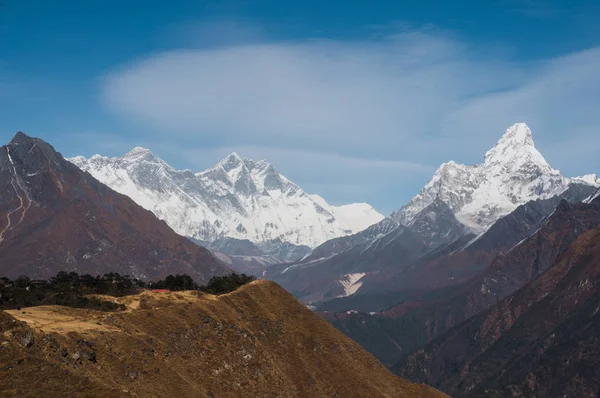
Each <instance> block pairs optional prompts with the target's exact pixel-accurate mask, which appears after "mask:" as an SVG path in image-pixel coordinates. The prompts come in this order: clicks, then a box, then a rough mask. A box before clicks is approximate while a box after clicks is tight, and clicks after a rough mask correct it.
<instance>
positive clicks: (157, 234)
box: [0, 132, 232, 282]
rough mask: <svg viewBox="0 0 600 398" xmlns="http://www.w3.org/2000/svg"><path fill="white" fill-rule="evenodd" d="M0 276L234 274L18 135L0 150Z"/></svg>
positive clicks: (34, 140)
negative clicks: (67, 273) (73, 273)
mask: <svg viewBox="0 0 600 398" xmlns="http://www.w3.org/2000/svg"><path fill="white" fill-rule="evenodd" d="M0 192H2V195H1V196H0V258H2V262H1V264H0V273H1V274H2V275H3V276H8V277H18V276H19V275H29V276H30V277H32V278H44V277H49V276H52V275H54V274H56V272H57V271H59V270H65V271H77V272H81V273H90V274H98V273H107V272H119V273H122V274H129V275H132V276H134V277H137V278H140V279H156V278H158V279H160V278H164V277H166V276H167V275H168V274H171V273H181V274H183V273H187V274H188V275H190V276H191V277H193V278H194V279H196V280H197V281H198V282H203V281H206V280H208V279H210V278H211V277H212V276H216V275H223V274H226V273H230V272H232V270H231V269H230V268H229V267H227V266H225V264H224V263H222V262H221V261H219V260H218V259H217V258H216V257H214V256H213V255H212V254H211V253H210V252H209V251H208V250H207V249H205V248H203V247H200V246H198V245H195V244H193V243H192V242H190V241H189V240H188V239H186V238H184V237H181V236H179V235H177V234H176V233H175V232H174V231H173V230H171V228H169V227H168V226H167V224H166V223H164V222H163V221H160V220H158V219H157V218H156V217H155V216H154V215H153V214H152V213H151V212H149V211H147V210H144V209H143V208H142V207H140V206H139V205H137V204H136V203H135V202H133V201H132V200H131V199H130V198H128V197H127V196H124V195H121V194H119V193H117V192H115V191H113V190H111V189H110V188H108V187H107V186H105V185H104V184H102V183H100V182H99V181H97V180H96V179H95V178H93V177H92V176H91V175H90V174H88V173H85V172H83V171H81V170H80V169H79V168H77V167H76V166H75V165H73V164H72V163H70V162H68V161H66V160H65V159H64V158H63V157H62V155H61V154H60V153H58V152H56V150H55V149H54V148H53V147H52V146H51V145H50V144H48V143H47V142H45V141H43V140H41V139H39V138H32V137H29V136H27V135H26V134H24V133H22V132H18V133H17V134H16V135H15V137H14V138H13V140H11V142H10V143H9V144H8V145H5V146H2V147H1V148H0Z"/></svg>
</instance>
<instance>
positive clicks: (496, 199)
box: [392, 123, 600, 233]
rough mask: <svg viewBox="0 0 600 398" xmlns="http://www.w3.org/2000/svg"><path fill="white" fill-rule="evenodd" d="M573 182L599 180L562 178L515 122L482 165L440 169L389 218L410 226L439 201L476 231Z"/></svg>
mask: <svg viewBox="0 0 600 398" xmlns="http://www.w3.org/2000/svg"><path fill="white" fill-rule="evenodd" d="M571 184H580V185H587V186H595V187H598V186H599V185H600V179H598V178H597V177H596V176H595V175H588V176H584V177H576V178H567V177H563V176H561V174H560V173H559V171H558V170H555V169H553V168H552V167H551V166H550V165H549V164H548V162H546V160H545V159H544V157H543V156H542V155H541V154H540V152H539V151H538V150H537V149H536V148H535V145H534V141H533V138H532V134H531V130H529V128H528V127H527V125H526V124H525V123H517V124H515V125H513V126H511V127H509V128H508V129H507V130H506V131H505V133H504V135H503V136H502V138H500V140H499V141H498V143H497V144H496V145H495V146H494V147H493V148H492V149H490V150H489V151H487V153H486V154H485V159H484V162H483V163H482V164H478V165H474V166H466V165H463V164H459V163H456V162H448V163H444V164H443V165H441V166H440V168H439V169H438V170H437V171H436V172H435V174H434V176H433V178H432V179H431V181H429V182H428V183H427V185H425V187H424V188H423V190H422V191H421V192H420V193H419V194H418V195H417V196H415V197H414V198H413V199H412V200H411V201H410V202H409V203H408V204H407V205H406V206H404V207H403V208H402V209H400V210H399V211H398V212H396V213H394V214H393V215H392V217H393V218H394V219H396V220H397V221H398V222H399V223H401V224H404V225H408V224H410V223H411V221H412V220H413V219H414V218H415V216H416V215H417V214H418V213H419V212H421V211H422V210H423V209H425V208H426V207H427V206H429V205H430V204H431V203H433V202H434V201H436V200H437V201H441V202H443V203H445V204H446V205H447V206H448V207H449V208H450V209H451V210H452V212H454V214H455V216H456V218H457V219H458V220H459V221H460V222H461V223H463V224H464V225H466V226H467V227H469V228H470V229H471V230H472V231H473V232H475V233H479V232H481V231H483V230H484V229H485V228H487V227H489V226H490V225H492V224H493V223H494V222H495V221H496V220H498V219H499V218H500V217H502V216H504V215H506V214H508V213H510V212H511V211H513V210H514V209H515V208H517V207H518V206H519V205H522V204H524V203H526V202H529V201H531V200H536V199H548V198H551V197H553V196H556V195H559V194H561V193H562V192H564V191H565V190H566V189H567V188H568V187H569V186H570V185H571Z"/></svg>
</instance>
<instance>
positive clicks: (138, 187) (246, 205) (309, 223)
mask: <svg viewBox="0 0 600 398" xmlns="http://www.w3.org/2000/svg"><path fill="white" fill-rule="evenodd" d="M69 160H70V161H71V162H73V163H74V164H75V165H77V166H78V167H79V168H81V169H82V170H84V171H88V172H89V173H91V174H92V175H93V176H94V177H96V178H97V179H98V180H100V181H101V182H103V183H105V184H106V185H108V186H110V187H111V188H113V189H114V190H116V191H118V192H120V193H122V194H125V195H127V196H129V197H131V198H132V199H133V200H134V201H136V202H137V203H138V204H139V205H141V206H142V207H144V208H146V209H147V210H150V211H152V212H153V213H154V214H156V216H157V217H158V218H160V219H162V220H165V221H166V222H167V223H168V224H169V225H170V226H171V227H172V228H173V229H174V230H175V231H176V232H177V233H179V234H181V235H184V236H188V237H191V238H194V239H197V240H199V241H202V242H215V241H218V240H220V239H223V238H226V237H227V238H234V239H238V240H248V241H250V242H252V243H254V244H256V245H257V246H259V247H261V246H266V247H267V249H266V250H267V253H265V254H269V251H271V252H272V251H277V250H279V251H280V252H281V255H282V256H283V257H284V258H285V257H286V256H288V253H289V252H290V251H291V252H292V255H291V257H292V258H293V259H294V260H296V259H297V258H299V257H298V253H297V252H298V249H296V246H298V247H300V248H303V247H311V248H312V247H316V246H318V245H319V244H321V243H323V242H325V241H327V240H329V239H333V238H336V237H339V236H345V235H350V234H352V233H355V232H358V231H360V230H363V229H365V228H367V227H368V226H369V225H371V224H374V223H376V222H378V221H380V220H381V219H382V218H383V216H382V215H381V214H379V213H377V212H376V211H375V210H374V209H373V208H372V207H371V206H369V205H367V204H360V203H359V204H353V205H347V206H340V207H336V206H331V205H329V204H328V203H327V202H326V201H325V200H324V199H323V198H321V197H320V196H318V195H308V194H306V193H305V192H304V191H303V190H302V189H300V187H298V186H297V185H296V184H294V183H293V182H291V181H290V180H288V179H287V178H285V177H284V176H283V175H281V174H280V173H278V172H277V171H276V170H275V169H274V168H273V166H272V165H271V164H269V163H268V162H267V161H264V160H261V161H254V160H252V159H248V158H241V157H240V156H239V155H238V154H236V153H232V154H231V155H229V156H227V157H226V158H225V159H223V160H222V161H220V162H218V163H217V164H216V165H215V166H214V167H212V168H210V169H208V170H206V171H203V172H200V173H195V174H194V173H192V172H191V171H189V170H176V169H174V168H173V167H171V166H169V165H168V164H167V163H166V162H164V161H163V160H162V159H160V158H158V157H157V156H156V155H154V154H153V153H152V152H150V151H149V150H147V149H144V148H134V149H133V150H132V151H130V152H129V153H127V154H125V155H124V156H122V157H120V158H112V159H110V158H107V157H102V156H99V155H94V156H92V157H91V158H90V159H85V158H83V157H75V158H72V159H69ZM278 243H281V244H286V247H287V249H288V250H283V248H284V247H282V246H281V245H278ZM302 250H303V249H302ZM225 254H233V253H231V252H228V253H225ZM304 254H306V253H305V252H304V253H303V254H302V255H301V256H303V255H304ZM301 256H300V257H301Z"/></svg>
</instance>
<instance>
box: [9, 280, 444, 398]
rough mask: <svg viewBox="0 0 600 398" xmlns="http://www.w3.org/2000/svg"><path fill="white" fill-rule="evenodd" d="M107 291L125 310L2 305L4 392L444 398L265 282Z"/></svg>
mask: <svg viewBox="0 0 600 398" xmlns="http://www.w3.org/2000/svg"><path fill="white" fill-rule="evenodd" d="M110 299H111V300H115V302H117V303H119V304H124V305H125V306H126V307H127V309H126V310H124V311H120V312H112V313H106V312H100V311H95V310H88V309H74V308H66V307H59V306H41V307H35V308H26V309H24V310H21V311H17V310H14V311H4V312H0V341H1V342H0V363H2V364H6V365H5V366H3V367H2V368H0V390H1V391H3V392H4V394H5V396H27V395H31V394H33V393H34V392H36V391H42V390H43V391H47V392H51V393H52V395H54V396H68V395H73V394H77V396H94V397H98V396H100V397H101V396H107V397H108V396H111V397H114V396H179V397H187V396H194V397H197V396H206V397H223V396H227V397H229V396H234V397H235V396H253V397H275V396H277V397H320V396H327V397H348V396H353V397H399V396H410V397H443V396H444V395H443V394H441V393H439V392H437V391H436V390H433V389H431V388H429V387H426V386H423V385H417V384H413V383H410V382H407V381H405V380H403V379H401V378H398V377H396V376H394V375H393V374H392V373H390V372H389V371H388V370H387V369H386V368H385V367H384V366H383V365H382V364H381V363H379V362H378V361H377V360H376V359H375V358H373V357H372V356H371V355H369V354H368V353H366V352H365V351H364V350H363V349H362V348H360V346H358V344H356V343H354V342H353V341H352V340H350V339H349V338H348V337H346V336H344V335H342V334H341V333H340V332H338V331H337V330H335V329H334V328H333V326H331V325H329V324H328V323H327V322H325V321H323V320H321V319H320V318H319V317H318V316H317V315H315V314H313V313H312V312H311V311H309V310H308V309H307V308H306V307H304V306H303V305H302V304H300V303H299V302H298V301H297V300H296V299H294V298H293V296H291V295H290V294H289V293H287V292H285V291H284V290H283V289H281V288H280V287H279V286H277V285H276V284H275V283H272V282H267V281H255V282H252V283H250V284H248V285H245V286H243V287H241V288H240V289H238V290H236V291H234V292H232V293H229V294H225V295H221V296H214V295H210V294H206V293H199V292H172V293H166V294H160V293H151V292H144V293H141V294H138V295H133V296H126V297H121V298H114V297H111V298H110Z"/></svg>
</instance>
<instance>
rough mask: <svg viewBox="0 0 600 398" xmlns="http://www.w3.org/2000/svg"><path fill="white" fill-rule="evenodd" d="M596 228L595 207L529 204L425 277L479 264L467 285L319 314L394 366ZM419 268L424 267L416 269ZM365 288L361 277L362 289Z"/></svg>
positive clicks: (349, 302)
mask: <svg viewBox="0 0 600 398" xmlns="http://www.w3.org/2000/svg"><path fill="white" fill-rule="evenodd" d="M557 202H558V206H556V203H557ZM555 206H556V207H555ZM553 209H555V210H553ZM598 225H600V208H599V207H598V206H591V205H586V204H583V203H576V204H569V203H568V202H567V201H565V200H561V199H559V198H557V199H550V200H543V201H536V202H529V203H527V204H525V205H523V206H520V207H519V208H517V209H516V210H515V211H514V212H513V213H511V214H510V215H508V216H505V217H503V218H502V219H500V220H499V221H498V222H496V223H495V224H494V225H493V226H492V227H491V228H490V229H488V231H487V232H486V233H485V234H484V235H483V236H481V237H479V239H477V240H476V241H472V240H471V241H472V243H471V244H470V245H469V246H468V247H466V248H464V249H463V250H462V253H463V255H460V256H459V257H457V258H456V259H454V260H451V259H452V257H453V256H452V255H451V256H448V257H449V259H447V260H444V261H442V262H441V264H440V265H441V267H439V268H435V269H430V268H429V269H426V271H427V273H433V274H439V273H443V272H444V269H446V268H455V269H456V268H457V267H459V266H462V267H468V266H469V264H473V262H474V261H475V262H478V261H481V262H482V263H483V264H484V265H485V266H484V267H483V269H482V270H481V271H480V272H478V273H476V274H475V276H473V277H471V278H470V279H468V280H466V281H464V282H462V283H460V284H458V285H455V286H452V287H451V288H446V289H438V290H433V291H427V290H426V289H423V291H422V292H421V293H420V294H416V293H415V292H410V291H409V292H408V293H405V294H404V295H403V296H398V298H397V304H395V305H392V306H391V308H390V307H386V308H385V309H384V310H382V309H381V308H379V307H377V306H378V305H379V304H380V302H381V301H382V299H381V296H380V293H379V292H376V293H368V294H365V293H363V294H362V295H357V296H354V297H350V298H346V299H338V300H336V301H332V302H328V303H325V304H324V305H322V306H321V307H320V309H321V310H329V311H337V312H332V313H327V314H324V316H325V318H326V319H328V320H329V321H330V322H332V323H333V324H334V326H336V327H337V328H338V329H339V330H341V331H342V332H344V333H346V334H347V335H348V336H350V337H352V338H353V339H355V340H356V341H358V342H359V343H360V344H361V345H362V346H363V347H365V349H367V350H368V351H369V352H371V353H372V354H374V355H375V356H376V357H377V358H378V359H379V360H381V361H382V362H383V363H385V364H387V365H388V366H391V365H393V364H394V363H395V362H396V361H397V360H398V359H399V358H400V357H402V356H405V355H407V354H409V353H411V352H412V351H414V350H416V349H419V348H420V347H422V346H424V345H425V344H427V343H428V342H430V341H431V340H432V339H434V338H435V337H436V336H439V335H440V334H442V333H444V332H446V331H447V330H448V329H450V328H451V327H453V326H455V325H457V324H459V323H461V322H463V321H464V320H466V319H468V318H470V317H471V316H474V315H477V314H478V313H480V312H482V311H484V310H487V309H488V308H490V307H491V306H493V305H494V304H496V303H498V302H499V301H500V300H502V299H504V298H505V297H507V296H508V295H510V294H512V293H514V292H515V291H517V290H518V289H519V288H521V287H523V286H524V285H526V284H527V283H529V282H531V281H532V280H534V279H535V278H537V277H538V276H539V275H540V274H541V273H543V272H544V271H545V270H546V269H548V268H549V267H550V265H551V264H552V263H553V262H555V261H556V260H557V258H558V257H559V256H560V255H561V253H563V252H564V250H565V248H566V247H567V246H568V245H569V244H570V243H571V242H573V240H575V239H576V238H577V236H579V234H581V233H582V232H584V231H587V230H590V229H591V228H595V227H596V226H598ZM459 253H461V251H458V252H455V254H454V255H456V254H459ZM494 253H495V254H494ZM420 267H423V265H420V266H418V267H416V268H420ZM455 272H456V271H455ZM425 274H426V273H424V274H423V275H425ZM423 277H424V276H423ZM408 279H409V281H411V280H412V279H410V278H408ZM368 283H369V280H368V279H367V278H364V285H365V286H364V287H365V288H366V289H369V286H367V285H368ZM390 283H391V284H396V285H398V284H399V283H400V281H399V280H394V279H390ZM348 309H359V310H362V311H364V312H365V313H352V314H348V313H346V312H345V311H344V310H348ZM340 311H343V312H340ZM368 311H378V312H376V313H371V314H368V313H367V312H368Z"/></svg>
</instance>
